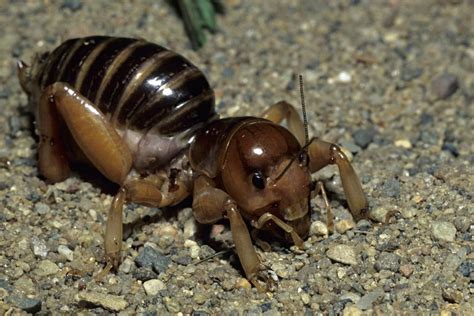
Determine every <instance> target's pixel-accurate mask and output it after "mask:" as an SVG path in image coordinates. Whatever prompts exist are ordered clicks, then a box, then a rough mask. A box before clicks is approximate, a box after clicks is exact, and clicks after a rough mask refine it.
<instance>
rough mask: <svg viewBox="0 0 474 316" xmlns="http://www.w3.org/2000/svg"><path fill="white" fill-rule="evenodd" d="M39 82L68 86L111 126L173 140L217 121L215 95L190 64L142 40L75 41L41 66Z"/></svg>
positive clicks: (103, 38)
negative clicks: (192, 128)
mask: <svg viewBox="0 0 474 316" xmlns="http://www.w3.org/2000/svg"><path fill="white" fill-rule="evenodd" d="M42 62H43V64H42V65H41V71H40V72H39V74H38V75H37V78H36V82H37V84H38V85H39V87H40V88H41V89H42V88H45V87H47V86H48V85H50V84H52V83H54V82H66V83H68V84H70V85H71V86H73V87H74V88H75V89H76V90H77V91H79V92H80V93H81V94H82V95H84V96H85V97H86V98H88V99H89V100H90V101H92V102H93V103H94V104H95V105H96V106H97V107H98V108H99V109H100V110H101V111H102V112H103V113H104V114H106V115H107V116H108V117H110V120H111V122H112V123H114V124H117V125H120V126H125V127H127V128H130V129H134V130H140V131H146V130H150V129H153V130H155V131H156V132H157V133H159V134H161V135H170V136H171V135H175V134H177V133H180V132H183V131H185V130H188V129H189V128H191V127H193V126H195V125H197V124H199V123H203V122H205V121H208V120H209V119H210V118H211V117H213V116H214V115H215V112H214V93H213V91H212V89H211V88H210V86H209V83H208V82H207V80H206V78H205V77H204V75H203V74H202V72H201V71H200V70H199V69H198V68H197V67H196V66H194V65H193V64H192V63H191V62H189V61H188V60H187V59H185V58H184V57H182V56H181V55H178V54H176V53H175V52H172V51H170V50H167V49H166V48H164V47H161V46H159V45H156V44H153V43H150V42H146V41H144V40H138V39H131V38H114V37H105V36H94V37H86V38H78V39H71V40H68V41H66V42H64V43H63V44H61V45H60V46H59V47H58V48H56V49H55V50H54V51H53V52H52V53H51V54H50V55H49V56H48V57H47V58H46V59H45V60H43V61H42Z"/></svg>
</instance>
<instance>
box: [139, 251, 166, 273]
mask: <svg viewBox="0 0 474 316" xmlns="http://www.w3.org/2000/svg"><path fill="white" fill-rule="evenodd" d="M135 263H136V264H137V265H138V266H139V267H147V268H149V267H152V268H153V270H154V271H155V272H156V273H158V274H159V273H161V272H164V271H166V270H167V269H168V266H169V265H170V263H171V259H170V258H169V257H167V256H165V255H163V254H162V253H161V252H160V251H158V250H156V249H154V248H152V247H149V246H145V247H143V248H142V250H141V251H140V253H139V254H138V256H137V257H136V258H135Z"/></svg>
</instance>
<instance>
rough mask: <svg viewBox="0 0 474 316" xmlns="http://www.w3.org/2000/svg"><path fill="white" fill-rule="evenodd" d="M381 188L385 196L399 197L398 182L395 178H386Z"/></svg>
mask: <svg viewBox="0 0 474 316" xmlns="http://www.w3.org/2000/svg"><path fill="white" fill-rule="evenodd" d="M382 190H383V192H384V193H385V195H386V196H388V197H391V198H398V197H400V182H399V181H398V180H397V179H395V178H390V179H387V180H386V181H385V182H384V184H383V185H382Z"/></svg>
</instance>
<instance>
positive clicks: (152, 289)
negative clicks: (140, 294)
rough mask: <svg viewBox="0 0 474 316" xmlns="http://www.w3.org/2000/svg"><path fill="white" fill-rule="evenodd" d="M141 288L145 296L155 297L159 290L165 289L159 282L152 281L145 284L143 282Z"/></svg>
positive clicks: (163, 284)
mask: <svg viewBox="0 0 474 316" xmlns="http://www.w3.org/2000/svg"><path fill="white" fill-rule="evenodd" d="M143 288H144V289H145V292H146V294H147V295H150V296H155V295H157V294H158V293H159V292H160V291H161V290H164V289H166V285H165V283H164V282H163V281H161V280H158V279H152V280H148V281H146V282H143Z"/></svg>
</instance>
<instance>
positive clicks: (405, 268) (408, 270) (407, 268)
mask: <svg viewBox="0 0 474 316" xmlns="http://www.w3.org/2000/svg"><path fill="white" fill-rule="evenodd" d="M414 270H415V269H414V268H413V266H412V265H411V264H404V265H401V266H400V273H401V275H403V276H404V277H405V278H409V277H410V276H411V275H412V274H413V271H414Z"/></svg>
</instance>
